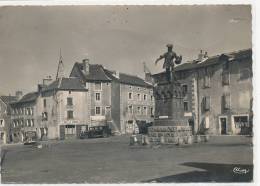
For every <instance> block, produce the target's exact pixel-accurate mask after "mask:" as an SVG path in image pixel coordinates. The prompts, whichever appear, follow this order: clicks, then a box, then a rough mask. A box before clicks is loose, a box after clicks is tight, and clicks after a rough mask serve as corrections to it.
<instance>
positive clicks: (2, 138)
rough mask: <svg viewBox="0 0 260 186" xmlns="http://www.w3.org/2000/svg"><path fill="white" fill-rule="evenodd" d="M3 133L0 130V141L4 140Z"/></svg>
mask: <svg viewBox="0 0 260 186" xmlns="http://www.w3.org/2000/svg"><path fill="white" fill-rule="evenodd" d="M4 136H5V133H3V132H1V141H3V140H4Z"/></svg>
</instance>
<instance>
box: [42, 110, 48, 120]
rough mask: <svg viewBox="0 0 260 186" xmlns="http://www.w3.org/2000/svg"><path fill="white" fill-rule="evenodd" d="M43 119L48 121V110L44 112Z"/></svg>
mask: <svg viewBox="0 0 260 186" xmlns="http://www.w3.org/2000/svg"><path fill="white" fill-rule="evenodd" d="M42 120H43V121H47V120H48V113H47V112H43V113H42Z"/></svg>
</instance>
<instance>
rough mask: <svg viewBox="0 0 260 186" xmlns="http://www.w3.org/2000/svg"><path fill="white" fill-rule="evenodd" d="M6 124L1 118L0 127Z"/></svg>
mask: <svg viewBox="0 0 260 186" xmlns="http://www.w3.org/2000/svg"><path fill="white" fill-rule="evenodd" d="M4 126H5V120H3V119H0V127H4Z"/></svg>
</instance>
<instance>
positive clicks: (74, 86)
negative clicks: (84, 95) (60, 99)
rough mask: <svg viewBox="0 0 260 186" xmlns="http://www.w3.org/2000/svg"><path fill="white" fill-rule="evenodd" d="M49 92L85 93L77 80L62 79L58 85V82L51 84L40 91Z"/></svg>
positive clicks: (84, 89)
mask: <svg viewBox="0 0 260 186" xmlns="http://www.w3.org/2000/svg"><path fill="white" fill-rule="evenodd" d="M51 90H78V91H86V88H85V87H84V85H83V84H82V83H81V81H80V79H79V78H62V80H61V83H60V85H59V80H56V81H54V82H52V83H51V84H50V85H49V86H47V87H45V88H43V90H42V91H51Z"/></svg>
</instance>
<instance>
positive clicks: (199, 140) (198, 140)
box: [195, 135, 201, 143]
mask: <svg viewBox="0 0 260 186" xmlns="http://www.w3.org/2000/svg"><path fill="white" fill-rule="evenodd" d="M200 142H201V138H200V135H196V136H195V143H200Z"/></svg>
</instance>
